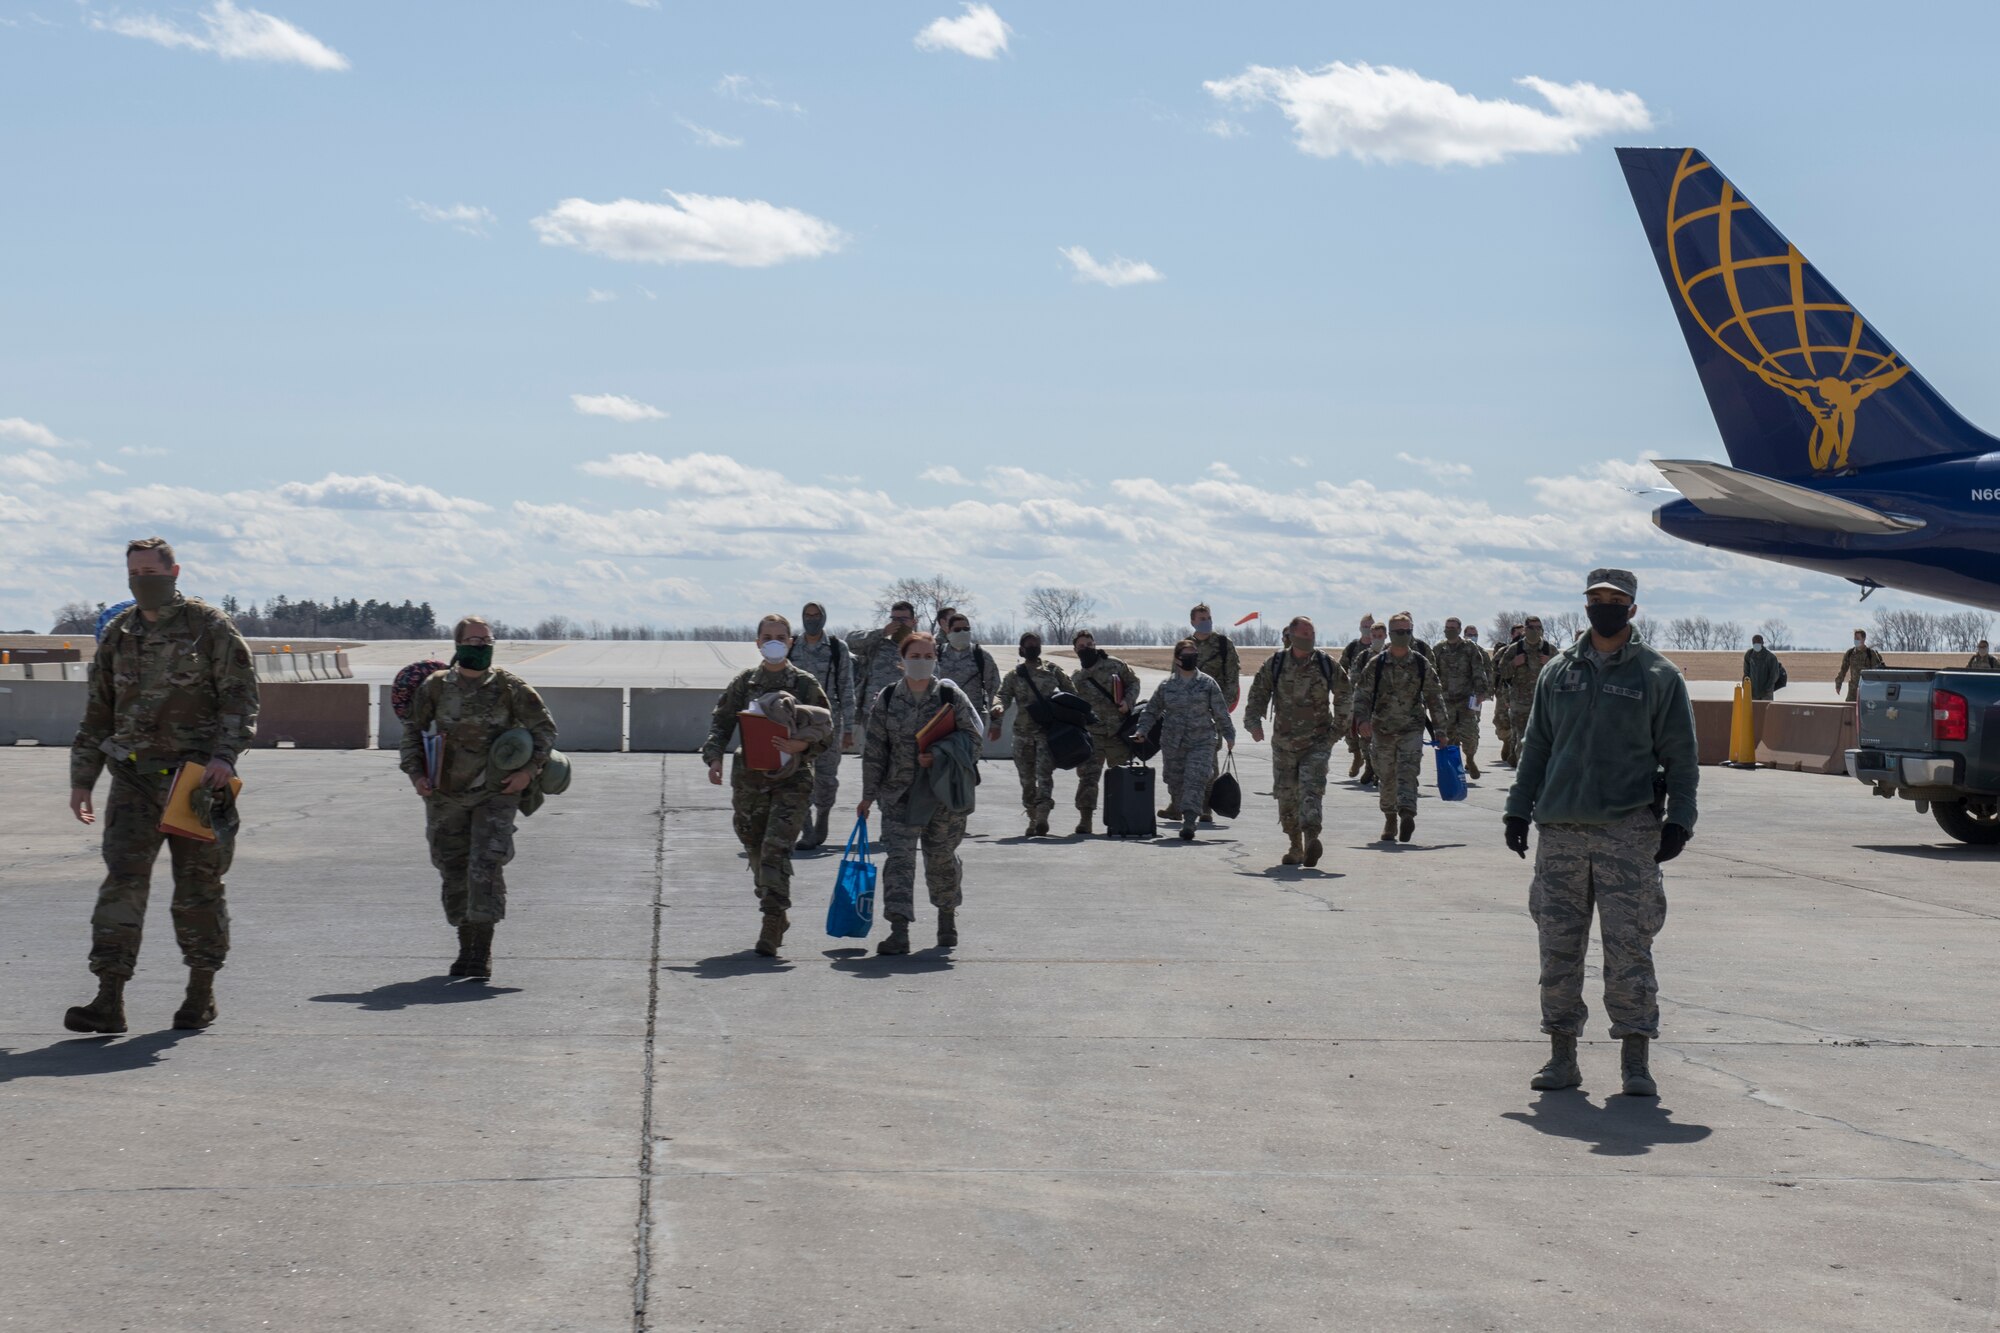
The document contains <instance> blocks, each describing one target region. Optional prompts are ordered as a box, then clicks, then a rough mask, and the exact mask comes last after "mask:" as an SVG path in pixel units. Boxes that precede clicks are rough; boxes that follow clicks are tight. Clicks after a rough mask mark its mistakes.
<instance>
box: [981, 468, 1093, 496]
mask: <svg viewBox="0 0 2000 1333" xmlns="http://www.w3.org/2000/svg"><path fill="white" fill-rule="evenodd" d="M980 485H982V486H984V487H985V488H986V489H987V490H989V491H992V492H993V493H994V494H995V495H1004V496H1008V497H1010V498H1012V499H1016V500H1032V499H1052V498H1054V497H1056V496H1061V495H1068V494H1070V493H1071V492H1072V491H1073V490H1074V489H1075V488H1074V487H1071V486H1067V485H1064V484H1063V483H1062V482H1060V481H1057V480H1056V479H1055V478H1054V477H1048V476H1044V475H1042V474H1041V473H1039V472H1030V471H1028V469H1026V468H1023V467H990V468H987V469H986V480H985V481H983V482H981V483H980Z"/></svg>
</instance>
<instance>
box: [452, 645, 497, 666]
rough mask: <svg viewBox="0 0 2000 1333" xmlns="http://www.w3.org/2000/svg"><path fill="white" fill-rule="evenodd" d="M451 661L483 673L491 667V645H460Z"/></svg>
mask: <svg viewBox="0 0 2000 1333" xmlns="http://www.w3.org/2000/svg"><path fill="white" fill-rule="evenodd" d="M451 660H452V661H454V662H456V663H458V664H459V665H460V666H462V667H466V668H468V669H470V670H473V671H484V670H486V669H487V668H488V667H490V666H492V665H493V645H492V644H490V643H461V644H460V645H458V651H457V652H455V653H453V654H452V655H451Z"/></svg>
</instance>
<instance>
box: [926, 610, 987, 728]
mask: <svg viewBox="0 0 2000 1333" xmlns="http://www.w3.org/2000/svg"><path fill="white" fill-rule="evenodd" d="M937 674H938V679H939V680H948V681H950V682H952V683H953V684H954V685H956V686H958V688H960V689H961V690H964V691H965V697H966V698H968V699H970V700H972V706H973V708H974V709H976V710H977V711H978V713H979V716H981V717H985V716H986V712H987V710H988V709H989V708H991V707H992V706H993V700H994V698H995V697H996V696H997V695H998V694H999V693H1000V667H999V665H998V664H997V663H995V662H994V660H993V654H992V653H989V652H987V651H986V650H985V649H984V648H982V647H980V646H979V645H978V644H977V643H975V642H973V639H972V621H971V619H970V618H968V617H967V616H966V615H965V613H964V612H962V611H955V612H953V613H952V617H951V621H950V623H949V624H947V625H946V626H945V631H944V636H943V638H942V640H941V641H940V642H939V643H938V665H937ZM982 735H983V733H982Z"/></svg>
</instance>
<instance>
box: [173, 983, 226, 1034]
mask: <svg viewBox="0 0 2000 1333" xmlns="http://www.w3.org/2000/svg"><path fill="white" fill-rule="evenodd" d="M215 1019H216V1008H215V972H214V971H213V970H212V969H210V968H206V967H191V968H189V969H188V988H187V997H186V998H185V999H183V1000H182V1001H181V1007H180V1008H178V1009H176V1010H174V1026H175V1027H176V1028H177V1029H179V1030H180V1031H182V1032H199V1031H200V1030H201V1029H202V1028H205V1027H207V1026H208V1025H209V1024H210V1023H213V1022H214V1021H215Z"/></svg>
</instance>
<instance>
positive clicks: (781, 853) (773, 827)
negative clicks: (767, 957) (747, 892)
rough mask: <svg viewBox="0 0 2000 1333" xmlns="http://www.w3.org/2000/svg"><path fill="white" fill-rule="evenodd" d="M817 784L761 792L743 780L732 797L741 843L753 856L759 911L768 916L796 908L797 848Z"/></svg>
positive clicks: (794, 784)
mask: <svg viewBox="0 0 2000 1333" xmlns="http://www.w3.org/2000/svg"><path fill="white" fill-rule="evenodd" d="M812 795H813V787H812V784H811V783H809V782H806V781H803V780H799V781H794V782H787V783H785V784H784V785H782V786H778V787H771V788H760V787H759V786H757V785H756V784H754V783H751V782H748V781H744V782H739V783H737V784H736V786H735V788H734V790H733V791H732V793H731V805H732V807H733V815H734V822H735V825H736V839H737V841H739V842H741V843H742V844H743V850H744V851H745V852H746V853H748V854H749V857H750V875H751V879H752V880H753V881H754V882H755V884H756V889H757V906H758V908H759V909H760V910H762V911H763V912H764V914H765V915H766V916H777V915H778V914H780V913H782V912H788V911H790V910H791V906H792V848H793V847H795V846H797V845H798V841H799V830H800V829H802V828H804V827H805V823H806V819H807V816H808V815H809V813H810V811H811V808H812Z"/></svg>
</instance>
